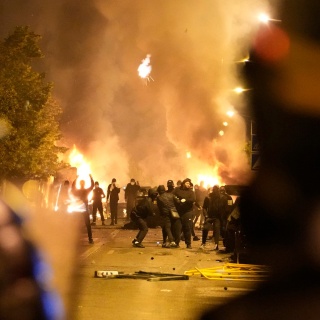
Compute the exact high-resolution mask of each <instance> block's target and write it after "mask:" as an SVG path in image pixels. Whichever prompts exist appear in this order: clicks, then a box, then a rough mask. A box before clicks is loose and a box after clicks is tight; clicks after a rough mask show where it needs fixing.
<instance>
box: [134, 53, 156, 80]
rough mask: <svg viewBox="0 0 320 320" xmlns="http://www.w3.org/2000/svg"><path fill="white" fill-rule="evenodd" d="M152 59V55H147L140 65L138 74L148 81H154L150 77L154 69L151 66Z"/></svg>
mask: <svg viewBox="0 0 320 320" xmlns="http://www.w3.org/2000/svg"><path fill="white" fill-rule="evenodd" d="M150 58H151V55H150V54H147V57H146V58H145V59H143V60H142V63H141V64H140V66H139V68H138V74H139V76H140V77H141V78H142V79H146V80H149V81H150V79H151V80H153V79H152V78H151V76H150V73H151V70H152V67H151V65H150Z"/></svg>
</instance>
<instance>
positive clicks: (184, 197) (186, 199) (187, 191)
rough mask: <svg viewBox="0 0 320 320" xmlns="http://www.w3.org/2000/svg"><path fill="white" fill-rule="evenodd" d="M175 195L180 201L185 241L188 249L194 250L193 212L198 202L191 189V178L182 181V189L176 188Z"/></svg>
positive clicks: (179, 209) (179, 208) (179, 210)
mask: <svg viewBox="0 0 320 320" xmlns="http://www.w3.org/2000/svg"><path fill="white" fill-rule="evenodd" d="M173 194H174V195H175V196H176V197H177V198H178V199H180V203H179V206H178V207H177V209H178V212H179V215H180V217H181V223H182V231H183V235H184V241H185V243H186V246H187V249H192V246H191V232H192V230H191V229H192V227H191V226H192V224H193V221H192V214H193V213H192V211H193V204H194V202H195V200H196V198H195V195H194V191H193V190H192V189H191V180H190V179H189V178H187V179H185V180H183V181H182V184H181V187H180V188H175V189H174V191H173Z"/></svg>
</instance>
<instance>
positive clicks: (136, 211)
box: [130, 188, 158, 248]
mask: <svg viewBox="0 0 320 320" xmlns="http://www.w3.org/2000/svg"><path fill="white" fill-rule="evenodd" d="M157 195H158V192H157V190H156V189H154V188H151V189H149V190H148V196H147V197H146V196H144V197H141V198H140V199H139V201H137V203H136V205H135V206H134V208H133V209H132V210H131V213H130V218H131V220H132V221H133V222H134V223H135V224H136V225H137V226H138V228H139V232H138V233H137V235H136V237H135V238H134V239H133V240H132V245H133V247H135V248H144V245H143V244H142V241H143V239H144V238H145V236H146V235H147V233H148V231H149V230H148V225H147V221H146V220H147V218H148V216H155V207H154V205H153V201H155V199H156V198H157Z"/></svg>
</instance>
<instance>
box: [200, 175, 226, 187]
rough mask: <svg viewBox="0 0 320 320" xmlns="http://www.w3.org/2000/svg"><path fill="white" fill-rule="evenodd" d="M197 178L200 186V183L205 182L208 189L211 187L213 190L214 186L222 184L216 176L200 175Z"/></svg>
mask: <svg viewBox="0 0 320 320" xmlns="http://www.w3.org/2000/svg"><path fill="white" fill-rule="evenodd" d="M197 178H198V184H200V182H201V181H203V182H204V186H205V187H206V188H209V187H210V188H211V187H213V186H216V185H220V184H221V181H219V178H218V177H215V176H210V175H203V174H198V176H197Z"/></svg>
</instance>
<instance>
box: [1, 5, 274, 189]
mask: <svg viewBox="0 0 320 320" xmlns="http://www.w3.org/2000/svg"><path fill="white" fill-rule="evenodd" d="M268 9H269V8H268V3H267V0H238V1H232V0H217V1H209V0H204V1H191V0H175V1H172V0H154V1H150V0H135V1H130V0H108V1H104V0H92V1H88V0H56V1H50V0H29V1H25V0H2V4H1V7H0V10H1V19H0V27H1V28H0V30H2V31H1V36H2V38H3V37H5V36H7V35H8V34H9V33H10V32H12V31H13V28H14V27H15V26H16V25H30V26H31V28H32V30H33V31H34V32H36V33H38V34H40V35H42V37H43V38H42V42H41V47H42V50H43V53H44V54H45V59H44V62H43V65H42V68H43V71H45V72H46V73H47V78H48V80H49V81H52V82H54V95H55V98H56V99H57V100H58V101H59V103H60V104H61V106H62V107H63V110H64V114H63V119H62V123H61V129H62V132H63V135H64V140H63V143H64V145H66V146H68V147H70V148H72V146H73V144H75V145H76V146H77V148H78V149H79V150H80V151H81V152H83V154H84V155H85V157H86V158H87V159H89V160H90V162H91V163H92V169H93V174H94V176H95V177H94V178H95V179H98V180H101V181H102V180H105V181H110V180H111V179H112V178H113V177H116V178H117V180H118V181H119V182H120V184H122V185H125V184H126V183H127V182H128V181H129V179H130V178H132V177H133V178H135V179H136V180H139V181H140V183H141V184H147V185H156V184H165V182H166V180H168V179H173V180H175V181H176V180H178V179H183V178H185V177H189V178H191V179H192V180H193V181H194V182H195V183H197V182H198V181H197V179H198V175H200V174H201V175H216V176H217V177H218V178H219V179H218V180H219V183H226V184H243V183H247V182H248V179H250V176H251V173H250V166H249V160H248V158H247V156H246V154H245V153H244V147H245V142H246V138H247V136H246V135H247V132H246V124H245V121H244V118H243V117H242V116H241V115H239V113H240V114H241V113H242V114H243V113H246V101H245V98H244V97H243V95H236V94H235V93H234V92H233V91H232V89H234V88H235V87H237V86H239V85H241V78H240V72H241V67H242V66H243V63H241V62H239V61H240V60H241V59H243V58H245V57H246V55H247V53H248V49H249V46H250V43H251V41H252V39H253V36H254V33H255V31H256V29H257V27H258V21H257V16H258V14H259V13H260V12H261V11H265V10H268ZM147 54H150V55H151V65H152V73H151V76H152V79H153V80H152V79H151V80H150V81H146V80H145V79H141V78H139V76H138V72H137V69H138V66H139V64H140V63H141V61H142V60H143V59H144V58H145V57H146V56H147ZM244 95H245V93H244ZM227 111H234V112H236V113H235V115H234V116H233V117H232V118H229V117H228V116H227V115H226V113H227ZM223 122H228V126H225V125H223ZM221 130H223V132H224V134H223V135H221V134H222V133H221ZM219 132H220V133H219ZM187 152H189V155H190V157H189V158H188V157H187V156H186V154H187Z"/></svg>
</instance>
